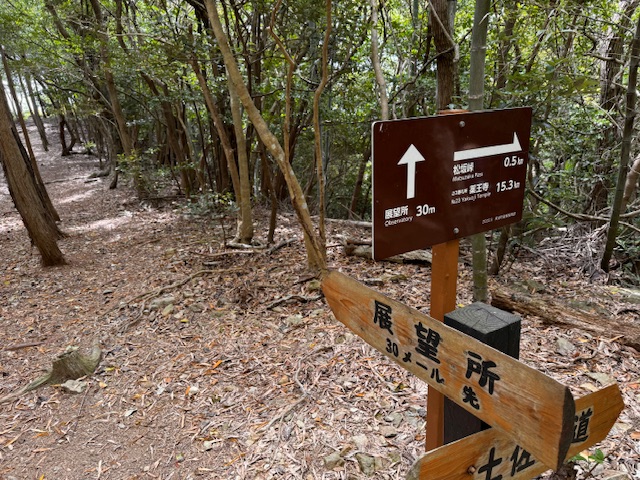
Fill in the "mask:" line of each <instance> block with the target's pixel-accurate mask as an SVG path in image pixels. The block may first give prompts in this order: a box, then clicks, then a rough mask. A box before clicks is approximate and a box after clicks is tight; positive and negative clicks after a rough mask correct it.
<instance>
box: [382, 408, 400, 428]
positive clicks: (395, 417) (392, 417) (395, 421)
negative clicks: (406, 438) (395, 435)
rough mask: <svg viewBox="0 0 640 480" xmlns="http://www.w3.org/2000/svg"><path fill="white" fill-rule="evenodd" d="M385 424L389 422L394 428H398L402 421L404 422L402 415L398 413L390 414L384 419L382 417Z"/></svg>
mask: <svg viewBox="0 0 640 480" xmlns="http://www.w3.org/2000/svg"><path fill="white" fill-rule="evenodd" d="M384 420H385V422H389V423H390V424H391V425H393V426H394V427H399V426H400V424H401V423H402V421H403V420H404V415H402V414H401V413H399V412H392V413H390V414H389V415H387V416H386V417H384Z"/></svg>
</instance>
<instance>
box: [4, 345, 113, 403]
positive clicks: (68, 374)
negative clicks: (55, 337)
mask: <svg viewBox="0 0 640 480" xmlns="http://www.w3.org/2000/svg"><path fill="white" fill-rule="evenodd" d="M100 360H102V350H101V349H100V347H99V346H98V344H97V342H96V343H94V345H93V347H92V348H91V351H90V352H89V354H88V355H84V354H82V353H81V352H80V350H79V349H78V347H67V350H66V351H65V352H64V353H62V354H60V355H58V356H57V357H56V358H55V359H54V360H53V363H52V366H51V370H49V371H47V373H45V374H44V375H42V376H41V377H38V378H36V379H35V380H34V381H33V382H31V383H29V384H28V385H25V386H24V387H22V388H20V389H18V390H16V391H15V392H12V393H10V394H9V395H6V396H4V397H2V398H0V404H2V403H7V402H10V401H12V400H14V399H16V398H17V397H19V396H20V395H23V394H25V393H27V392H30V391H32V390H35V389H37V388H39V387H41V386H43V385H58V384H61V383H64V382H66V381H67V380H76V379H78V378H80V377H84V376H86V375H91V374H92V373H93V372H94V371H95V369H96V368H97V367H98V365H99V364H100Z"/></svg>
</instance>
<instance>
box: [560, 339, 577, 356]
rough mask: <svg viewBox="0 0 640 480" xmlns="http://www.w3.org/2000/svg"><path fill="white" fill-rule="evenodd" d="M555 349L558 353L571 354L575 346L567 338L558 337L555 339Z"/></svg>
mask: <svg viewBox="0 0 640 480" xmlns="http://www.w3.org/2000/svg"><path fill="white" fill-rule="evenodd" d="M556 351H557V352H558V353H559V354H560V355H571V354H572V353H573V352H575V351H576V346H575V345H574V344H573V343H571V342H570V341H569V340H567V339H565V338H562V337H560V338H558V339H557V340H556Z"/></svg>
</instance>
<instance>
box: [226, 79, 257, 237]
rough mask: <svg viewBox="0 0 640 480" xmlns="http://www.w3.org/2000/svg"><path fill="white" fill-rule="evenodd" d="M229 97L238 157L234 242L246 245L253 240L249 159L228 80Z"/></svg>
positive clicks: (237, 104)
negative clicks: (236, 213)
mask: <svg viewBox="0 0 640 480" xmlns="http://www.w3.org/2000/svg"><path fill="white" fill-rule="evenodd" d="M228 83H229V97H230V101H231V116H232V118H233V128H234V131H235V134H236V152H237V157H238V176H239V178H240V191H238V192H236V203H237V204H238V207H239V210H240V211H239V222H238V231H237V234H236V241H238V242H239V243H244V244H247V245H250V244H251V240H253V215H252V211H251V181H250V179H249V158H248V155H247V139H246V137H245V134H244V128H243V125H242V110H241V107H240V101H239V99H238V94H237V93H236V90H235V88H234V87H233V85H232V83H231V80H229V82H228Z"/></svg>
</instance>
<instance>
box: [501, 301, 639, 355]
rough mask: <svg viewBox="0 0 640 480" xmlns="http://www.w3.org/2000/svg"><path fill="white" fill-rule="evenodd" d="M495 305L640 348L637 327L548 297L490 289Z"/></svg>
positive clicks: (548, 322) (545, 321) (549, 322)
mask: <svg viewBox="0 0 640 480" xmlns="http://www.w3.org/2000/svg"><path fill="white" fill-rule="evenodd" d="M491 297H492V300H491V305H493V306H494V307H497V308H500V309H503V310H507V311H510V312H513V311H515V312H518V313H521V314H525V315H533V316H536V317H539V318H540V319H541V320H542V321H543V322H544V323H547V324H552V325H560V326H564V327H569V328H579V329H581V330H585V331H587V332H590V333H595V334H596V335H598V336H600V337H602V338H605V339H609V340H611V339H613V338H615V339H616V341H617V342H618V343H621V344H623V345H627V346H629V347H632V348H634V349H636V350H638V351H640V328H638V327H637V326H635V325H633V324H628V323H622V322H614V321H613V320H612V319H610V318H606V317H604V318H603V316H602V315H593V314H591V313H587V312H583V311H580V310H576V309H571V308H569V307H567V306H566V305H563V304H562V303H560V302H557V301H555V300H553V299H551V298H549V297H544V298H542V297H539V298H534V297H532V296H530V295H527V294H526V293H520V292H515V291H513V290H507V289H504V288H495V289H493V290H492V291H491Z"/></svg>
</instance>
